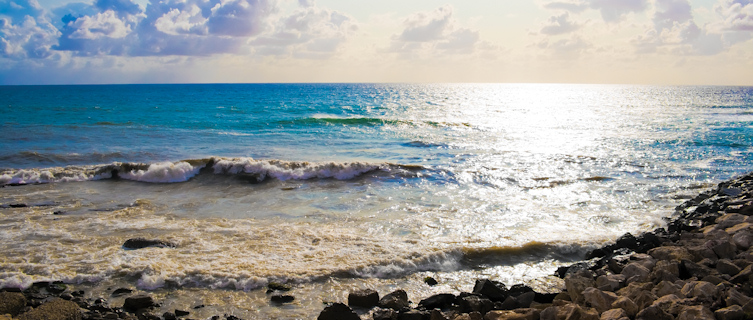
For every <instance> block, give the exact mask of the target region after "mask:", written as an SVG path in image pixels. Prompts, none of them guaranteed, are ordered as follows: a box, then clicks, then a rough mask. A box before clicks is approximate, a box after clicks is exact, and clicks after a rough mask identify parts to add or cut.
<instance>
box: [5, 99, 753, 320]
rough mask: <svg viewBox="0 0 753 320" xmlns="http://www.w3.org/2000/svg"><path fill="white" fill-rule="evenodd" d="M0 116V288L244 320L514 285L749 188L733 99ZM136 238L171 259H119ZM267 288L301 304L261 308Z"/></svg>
mask: <svg viewBox="0 0 753 320" xmlns="http://www.w3.org/2000/svg"><path fill="white" fill-rule="evenodd" d="M0 108H2V118H1V120H0V125H2V127H0V128H1V129H0V130H1V131H0V133H1V134H0V185H2V186H3V187H2V188H0V238H2V244H0V250H1V251H2V252H7V256H6V257H2V258H0V286H3V287H25V286H28V285H30V284H31V283H32V282H34V281H40V280H48V279H52V280H58V279H62V280H64V281H66V282H68V283H71V284H74V285H81V286H85V287H86V288H87V289H88V290H89V289H90V290H91V291H92V292H94V293H101V292H105V291H106V290H107V288H108V287H113V286H128V287H133V288H135V289H138V290H147V291H150V292H153V293H155V294H162V295H164V299H165V300H166V301H168V303H166V306H165V308H168V307H169V306H178V307H179V306H181V305H185V304H191V303H197V304H199V302H206V301H209V300H212V299H216V300H217V301H214V302H213V304H212V303H205V304H207V305H211V307H208V308H207V310H206V311H205V312H206V313H207V314H211V312H215V311H217V310H233V312H236V313H237V314H239V315H245V317H246V318H256V317H258V318H264V317H279V318H311V315H312V314H315V313H317V312H318V311H320V310H321V306H322V304H321V303H322V301H336V300H342V299H343V298H344V295H346V294H347V291H348V290H350V289H352V288H355V287H372V288H377V289H381V291H384V290H387V289H390V288H394V287H397V286H403V285H410V286H412V289H410V290H412V291H409V293H410V294H412V295H413V296H412V297H411V298H412V299H413V300H414V301H418V300H420V299H421V298H423V297H425V296H426V295H429V294H431V293H432V292H442V291H447V292H451V291H457V290H463V289H465V290H468V288H465V286H467V285H470V284H472V279H473V278H474V277H490V278H494V279H498V280H501V281H503V282H506V283H508V284H513V283H517V282H522V281H535V280H534V279H540V278H541V277H543V276H546V275H548V274H551V273H552V272H553V269H554V268H556V266H557V265H558V264H559V263H563V262H566V261H573V260H576V259H579V257H581V255H582V254H583V253H584V252H585V251H586V250H588V249H589V248H592V247H594V246H596V245H599V244H601V243H604V242H606V241H610V240H614V239H615V238H616V237H618V236H619V235H621V234H623V233H625V232H640V231H645V230H651V229H653V228H656V227H660V226H662V223H663V220H662V218H664V217H668V216H670V215H671V214H672V212H673V208H674V206H676V205H677V204H679V203H680V202H682V201H683V200H684V199H686V198H688V197H690V196H693V195H694V194H696V193H697V192H699V191H701V190H702V189H703V188H707V187H710V186H711V185H713V184H714V183H716V182H719V181H721V180H724V179H728V178H730V177H733V176H735V175H739V174H742V173H745V172H748V171H751V170H753V153H752V152H753V149H752V148H751V146H753V129H752V127H753V125H752V124H753V88H751V87H661V86H618V85H545V84H187V85H104V86H4V87H0ZM19 203H24V204H27V206H26V207H20V208H19V207H18V206H15V205H14V204H19ZM139 236H140V237H147V238H159V239H165V240H168V241H171V242H174V243H176V244H178V246H177V248H174V249H164V248H148V249H142V250H131V251H128V250H123V249H122V248H121V245H122V243H123V242H124V241H125V240H126V239H128V238H132V237H139ZM425 275H431V276H434V277H436V278H438V280H440V283H441V284H440V286H438V287H431V288H430V287H427V286H425V285H423V284H422V283H421V281H420V279H421V278H422V277H423V276H425ZM269 281H283V282H285V281H287V282H289V283H293V284H295V285H296V286H297V287H296V290H298V292H299V295H300V298H299V299H298V300H297V301H296V302H295V303H293V304H291V305H286V306H282V307H279V306H271V305H269V303H268V302H267V300H266V297H265V296H264V293H263V290H261V289H260V288H262V287H263V286H265V285H266V283H268V282H269ZM422 285H423V286H422ZM97 290H99V291H97ZM176 290H177V291H180V290H188V291H189V293H190V294H189V293H185V294H183V295H179V294H175V292H176ZM179 296H180V297H179ZM185 296H191V297H193V298H190V299H200V300H201V301H193V300H191V301H187V300H186V299H189V298H185ZM414 296H415V298H414ZM217 297H224V298H217ZM304 297H305V298H304ZM116 302H117V301H116ZM113 303H115V302H113ZM238 305H243V306H245V307H242V308H240V309H237V310H236V309H233V308H239V307H237V306H238ZM212 308H214V309H212ZM223 308H224V309H223ZM228 308H230V309H228ZM218 313H222V312H218ZM199 315H200V314H199Z"/></svg>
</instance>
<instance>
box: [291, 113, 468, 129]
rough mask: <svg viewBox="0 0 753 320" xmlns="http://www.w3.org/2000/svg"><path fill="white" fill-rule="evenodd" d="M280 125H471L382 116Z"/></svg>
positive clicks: (314, 120)
mask: <svg viewBox="0 0 753 320" xmlns="http://www.w3.org/2000/svg"><path fill="white" fill-rule="evenodd" d="M278 124H280V125H302V126H312V125H337V126H382V125H392V126H412V127H422V126H425V127H435V128H444V127H465V128H470V127H472V125H471V124H469V123H465V122H463V123H455V122H444V121H422V120H394V119H382V118H369V117H331V116H329V117H308V118H300V119H294V120H283V121H279V122H278Z"/></svg>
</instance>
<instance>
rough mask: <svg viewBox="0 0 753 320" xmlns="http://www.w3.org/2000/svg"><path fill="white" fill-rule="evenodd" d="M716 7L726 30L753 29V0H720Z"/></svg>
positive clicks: (748, 30)
mask: <svg viewBox="0 0 753 320" xmlns="http://www.w3.org/2000/svg"><path fill="white" fill-rule="evenodd" d="M714 9H715V10H716V12H717V13H718V14H719V15H720V16H721V18H722V21H721V28H722V29H723V30H724V31H744V32H751V31H753V0H720V1H719V3H718V4H717V5H716V6H715V7H714Z"/></svg>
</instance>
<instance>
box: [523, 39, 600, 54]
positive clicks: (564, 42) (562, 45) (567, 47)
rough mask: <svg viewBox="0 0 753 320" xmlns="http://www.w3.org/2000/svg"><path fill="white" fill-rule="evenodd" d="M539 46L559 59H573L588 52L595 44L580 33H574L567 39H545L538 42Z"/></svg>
mask: <svg viewBox="0 0 753 320" xmlns="http://www.w3.org/2000/svg"><path fill="white" fill-rule="evenodd" d="M536 46H537V47H539V48H540V49H543V50H545V51H547V52H548V53H549V54H550V55H551V56H553V57H556V58H558V59H573V58H577V57H578V56H580V55H581V54H583V53H586V52H587V51H588V50H589V49H591V48H592V47H593V45H592V44H591V43H590V42H589V41H586V40H585V39H583V38H582V37H580V36H578V35H572V36H570V37H568V38H565V39H558V40H556V41H551V40H549V39H545V40H542V41H540V42H539V43H537V44H536Z"/></svg>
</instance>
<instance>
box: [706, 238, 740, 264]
mask: <svg viewBox="0 0 753 320" xmlns="http://www.w3.org/2000/svg"><path fill="white" fill-rule="evenodd" d="M705 246H706V247H707V248H711V250H713V251H714V253H715V254H716V256H717V257H719V259H734V258H735V255H736V254H737V253H736V250H737V246H736V245H734V244H733V243H732V242H731V241H730V240H727V239H725V240H722V239H716V240H709V241H708V242H706V244H705Z"/></svg>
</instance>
